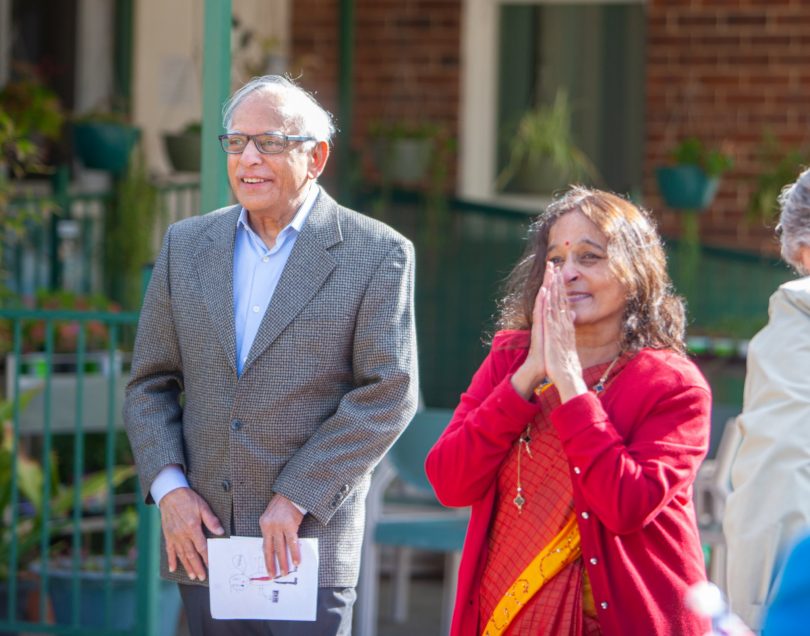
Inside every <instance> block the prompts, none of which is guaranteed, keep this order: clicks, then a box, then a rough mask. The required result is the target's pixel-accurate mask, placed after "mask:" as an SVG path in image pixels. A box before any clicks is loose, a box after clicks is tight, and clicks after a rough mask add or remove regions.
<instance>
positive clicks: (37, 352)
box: [0, 290, 126, 434]
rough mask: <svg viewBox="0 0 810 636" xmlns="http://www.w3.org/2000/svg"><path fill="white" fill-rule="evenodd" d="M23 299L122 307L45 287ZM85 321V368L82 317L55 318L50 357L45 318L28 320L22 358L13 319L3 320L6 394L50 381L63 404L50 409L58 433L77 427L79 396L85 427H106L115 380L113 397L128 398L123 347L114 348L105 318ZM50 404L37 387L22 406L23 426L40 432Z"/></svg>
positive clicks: (42, 306) (47, 304) (50, 306)
mask: <svg viewBox="0 0 810 636" xmlns="http://www.w3.org/2000/svg"><path fill="white" fill-rule="evenodd" d="M23 302H24V305H27V306H28V307H30V308H32V309H35V310H66V311H75V312H81V311H88V312H96V313H102V312H117V311H119V310H120V308H119V306H118V305H117V304H116V303H113V302H112V301H110V300H109V299H107V298H105V297H103V296H100V295H96V296H83V295H79V294H76V293H74V292H70V291H56V292H51V291H46V290H40V291H38V292H37V293H36V295H35V296H34V297H33V298H30V299H25V300H24V301H23ZM83 322H84V325H85V330H84V336H85V338H84V343H85V345H84V346H85V351H84V354H83V360H84V362H83V365H82V367H81V368H79V359H78V356H77V344H78V336H79V331H80V323H79V321H78V320H55V321H54V322H53V349H52V354H51V356H50V359H49V358H48V356H47V355H46V353H45V348H46V347H45V345H46V338H47V330H46V324H45V321H44V320H41V319H40V320H26V321H24V322H23V324H22V342H21V343H20V345H21V346H20V356H19V359H18V358H17V355H16V354H15V353H14V350H13V344H14V343H13V339H12V334H11V329H10V325H9V323H8V322H3V323H2V324H0V353H6V367H5V368H6V387H5V394H6V395H7V396H9V397H11V398H13V396H14V395H15V391H16V390H17V389H19V391H20V392H21V393H22V394H24V393H25V392H26V391H30V390H37V391H38V390H40V389H43V388H44V387H45V386H46V384H47V383H48V382H49V383H50V391H51V403H52V404H58V405H59V408H57V409H52V410H51V416H50V426H51V431H52V432H55V433H72V432H73V431H74V430H75V416H76V404H77V400H78V399H82V405H83V411H82V414H83V421H82V425H83V427H84V428H85V430H88V431H93V430H96V431H99V430H106V428H107V419H108V411H109V409H108V405H109V393H110V384H111V383H112V385H113V387H114V396H113V397H114V399H115V400H116V401H118V403H120V400H121V399H122V398H123V392H124V386H125V384H126V374H125V366H124V360H125V355H124V353H123V352H122V351H120V350H116V351H113V352H110V351H109V349H108V333H107V331H108V330H107V326H106V324H105V323H104V322H102V321H101V320H87V321H83ZM80 372H81V373H80ZM15 376H16V377H15ZM80 388H81V394H80V395H81V398H80V397H79V390H80ZM45 410H46V404H45V396H44V395H43V394H42V393H38V394H37V395H36V396H35V397H34V398H33V399H32V400H31V401H30V404H27V406H26V408H21V409H20V419H19V424H20V430H21V431H24V432H26V433H28V434H34V433H39V432H41V431H42V428H43V424H42V423H43V421H44V417H45Z"/></svg>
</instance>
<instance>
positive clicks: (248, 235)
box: [149, 183, 320, 513]
mask: <svg viewBox="0 0 810 636" xmlns="http://www.w3.org/2000/svg"><path fill="white" fill-rule="evenodd" d="M318 192H320V187H319V186H318V185H317V184H314V183H313V184H312V185H311V186H310V188H309V192H308V193H307V197H306V199H304V202H303V203H302V204H301V207H300V208H298V212H296V213H295V216H294V217H293V219H292V221H290V222H289V223H288V224H287V225H286V226H285V227H284V228H283V229H282V230H281V232H279V233H278V236H277V237H276V242H275V245H273V247H272V248H270V249H268V248H267V246H266V245H265V244H264V241H262V240H261V238H259V235H258V234H256V232H254V231H253V228H252V227H250V224H249V223H248V215H247V210H245V208H242V211H241V212H240V214H239V219H238V220H237V222H236V239H235V242H234V246H233V308H234V321H235V322H234V327H235V328H236V373H237V375H239V376H241V375H242V371H243V369H244V366H245V362H246V361H247V359H248V354H249V353H250V348H251V346H253V341H254V340H255V339H256V333H257V332H258V331H259V325H261V322H262V318H263V317H264V314H265V312H266V311H267V307H268V306H269V305H270V300H271V299H272V298H273V293H274V292H275V291H276V286H277V285H278V281H279V279H280V278H281V273H282V272H283V271H284V266H285V265H286V264H287V259H288V258H289V257H290V252H292V249H293V246H294V245H295V241H296V240H297V239H298V235H299V234H300V232H301V228H303V227H304V223H305V222H306V220H307V217H308V216H309V213H310V211H311V210H312V206H313V205H314V203H315V199H316V198H317V197H318ZM187 486H188V480H187V479H186V476H185V474H184V473H183V469H182V468H181V467H180V466H179V465H177V464H169V465H168V466H165V467H164V468H163V469H162V470H161V471H160V472H159V473H158V474H157V477H155V479H154V481H153V482H152V485H151V487H150V488H149V492H150V493H151V494H152V499H154V500H155V503H157V504H158V505H160V500H161V499H162V498H163V497H164V496H165V495H166V494H167V493H169V492H170V491H172V490H174V489H175V488H184V487H187ZM293 503H295V502H293ZM295 505H296V507H297V508H298V509H299V510H300V511H301V512H304V513H305V512H306V511H305V510H304V509H303V508H301V507H300V506H299V505H298V504H295Z"/></svg>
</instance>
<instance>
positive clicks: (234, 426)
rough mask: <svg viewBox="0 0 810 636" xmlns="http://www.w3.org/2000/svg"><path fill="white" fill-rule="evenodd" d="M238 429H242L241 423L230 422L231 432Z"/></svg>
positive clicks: (236, 421)
mask: <svg viewBox="0 0 810 636" xmlns="http://www.w3.org/2000/svg"><path fill="white" fill-rule="evenodd" d="M240 428H242V422H240V421H239V420H234V421H233V422H231V430H234V431H238V430H239V429H240Z"/></svg>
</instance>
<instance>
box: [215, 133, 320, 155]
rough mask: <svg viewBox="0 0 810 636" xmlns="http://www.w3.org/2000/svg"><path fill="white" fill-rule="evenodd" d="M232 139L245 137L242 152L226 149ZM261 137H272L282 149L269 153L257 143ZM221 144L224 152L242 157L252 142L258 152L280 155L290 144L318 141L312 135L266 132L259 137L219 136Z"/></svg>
mask: <svg viewBox="0 0 810 636" xmlns="http://www.w3.org/2000/svg"><path fill="white" fill-rule="evenodd" d="M231 137H245V138H246V139H247V141H245V145H244V146H242V149H241V150H238V151H237V150H228V149H227V148H225V142H226V141H227V140H228V139H229V138H231ZM261 137H272V138H274V139H276V140H279V141H281V143H282V145H281V148H280V149H278V150H275V151H273V152H269V151H267V150H262V145H261V143H257V142H256V139H257V138H261ZM218 139H219V143H220V145H221V146H222V150H223V151H225V152H226V153H227V154H229V155H241V154H242V153H243V152H244V151H245V148H247V147H248V144H249V143H250V142H251V141H252V142H253V145H254V146H256V150H258V151H259V152H260V153H261V154H263V155H278V154H281V153H282V152H284V151H285V150H286V149H287V146H289V145H290V142H298V141H317V140H316V139H315V137H312V136H310V135H285V134H284V133H282V132H264V133H259V134H257V135H248V134H245V133H225V134H224V135H219V137H218Z"/></svg>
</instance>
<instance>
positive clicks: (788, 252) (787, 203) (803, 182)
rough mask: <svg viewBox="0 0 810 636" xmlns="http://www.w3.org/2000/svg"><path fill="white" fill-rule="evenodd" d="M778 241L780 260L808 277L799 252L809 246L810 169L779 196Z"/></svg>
mask: <svg viewBox="0 0 810 636" xmlns="http://www.w3.org/2000/svg"><path fill="white" fill-rule="evenodd" d="M779 207H780V209H781V212H780V214H779V225H778V226H777V227H778V228H779V230H780V231H779V235H780V236H779V241H780V243H781V247H782V258H784V259H785V261H787V262H788V264H790V265H791V266H793V267H794V268H795V269H796V271H798V272H799V273H800V274H802V275H803V276H807V275H810V272H808V271H806V270H805V268H804V266H803V265H802V263H801V260H800V259H799V250H800V248H801V247H802V246H803V245H810V169H807V170H805V171H804V172H802V173H801V174H800V175H799V177H798V178H797V179H796V181H794V182H793V183H791V184H790V185H786V186H785V187H784V188H783V189H782V192H781V193H780V195H779Z"/></svg>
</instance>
